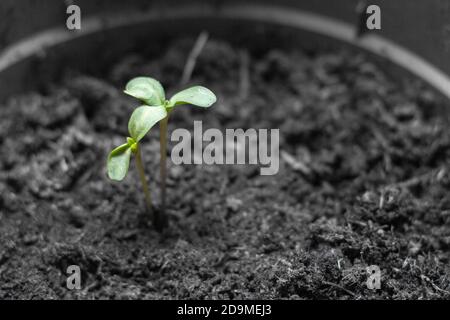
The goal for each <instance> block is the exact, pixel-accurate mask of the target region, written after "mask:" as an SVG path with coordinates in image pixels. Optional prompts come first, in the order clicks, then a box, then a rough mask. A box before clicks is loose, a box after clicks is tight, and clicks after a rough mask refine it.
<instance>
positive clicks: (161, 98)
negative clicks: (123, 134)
mask: <svg viewBox="0 0 450 320" xmlns="http://www.w3.org/2000/svg"><path fill="white" fill-rule="evenodd" d="M124 92H125V93H126V94H128V95H130V96H132V97H135V98H137V99H139V100H140V101H141V102H143V103H144V104H145V105H144V106H141V107H139V108H137V109H136V110H135V111H134V112H133V114H132V115H131V118H130V121H129V123H128V131H129V133H130V135H131V137H130V138H128V139H127V143H126V144H123V145H121V146H119V147H117V148H116V149H114V150H113V151H112V152H111V154H110V155H109V157H108V175H109V177H110V178H111V179H112V180H119V181H120V180H122V179H123V178H124V177H125V175H126V173H127V171H128V167H129V162H130V157H131V154H134V155H135V158H136V167H137V170H138V172H139V176H140V179H141V182H142V185H143V190H144V196H145V199H146V203H147V206H148V208H149V210H152V203H151V198H150V192H149V190H148V185H147V181H146V178H145V174H144V169H143V165H142V157H141V153H140V149H139V141H140V140H141V139H142V138H143V137H144V136H145V135H146V134H147V132H148V131H149V130H150V129H151V128H152V127H153V126H154V125H155V124H156V123H158V122H159V128H160V156H161V157H160V180H161V210H160V211H159V212H155V213H154V214H153V220H154V225H155V227H156V228H157V229H160V230H161V229H162V228H164V226H165V225H166V224H167V217H166V215H165V208H166V179H167V125H168V121H169V114H170V113H171V112H172V110H173V108H174V107H175V106H178V105H183V104H190V105H194V106H198V107H204V108H208V107H210V106H211V105H212V104H214V103H215V102H216V100H217V99H216V96H215V95H214V93H213V92H212V91H211V90H209V89H208V88H205V87H202V86H194V87H190V88H188V89H185V90H182V91H180V92H178V93H176V94H174V95H173V96H172V97H171V98H170V99H169V100H167V99H166V95H165V91H164V88H163V87H162V85H161V84H160V83H159V81H157V80H155V79H152V78H149V77H137V78H134V79H132V80H131V81H129V82H128V83H127V85H126V88H125V91H124Z"/></svg>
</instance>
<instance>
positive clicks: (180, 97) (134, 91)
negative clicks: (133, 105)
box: [124, 77, 216, 109]
mask: <svg viewBox="0 0 450 320" xmlns="http://www.w3.org/2000/svg"><path fill="white" fill-rule="evenodd" d="M124 92H125V93H126V94H128V95H130V96H132V97H135V98H137V99H139V100H141V101H142V102H144V103H145V104H146V105H149V106H165V107H166V108H167V109H171V108H173V107H174V106H177V105H180V104H191V105H195V106H198V107H204V108H208V107H210V106H211V105H212V104H213V103H214V102H216V96H215V95H214V93H213V92H212V91H211V90H209V89H208V88H205V87H202V86H194V87H190V88H188V89H185V90H182V91H180V92H178V93H176V94H175V95H174V96H173V97H172V98H170V100H166V96H165V92H164V88H163V87H162V86H161V84H160V83H159V81H157V80H155V79H152V78H148V77H138V78H134V79H133V80H131V81H130V82H128V83H127V85H126V88H125V91H124Z"/></svg>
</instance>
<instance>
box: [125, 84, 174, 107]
mask: <svg viewBox="0 0 450 320" xmlns="http://www.w3.org/2000/svg"><path fill="white" fill-rule="evenodd" d="M124 92H125V93H126V94H128V95H130V96H132V97H135V98H137V99H139V100H141V101H142V102H144V103H145V104H147V105H149V106H159V105H162V104H164V101H165V99H166V95H165V92H164V88H163V86H162V85H161V83H160V82H159V81H158V80H155V79H153V78H150V77H137V78H134V79H131V80H130V81H129V82H128V83H127V85H126V86H125V91H124Z"/></svg>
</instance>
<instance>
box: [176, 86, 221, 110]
mask: <svg viewBox="0 0 450 320" xmlns="http://www.w3.org/2000/svg"><path fill="white" fill-rule="evenodd" d="M216 100H217V98H216V96H215V94H214V93H213V92H212V91H211V90H209V89H208V88H205V87H202V86H194V87H191V88H188V89H185V90H182V91H180V92H178V93H177V94H175V95H174V96H173V97H172V98H170V105H171V106H176V105H179V104H192V105H195V106H198V107H204V108H208V107H210V106H211V105H212V104H213V103H214V102H216Z"/></svg>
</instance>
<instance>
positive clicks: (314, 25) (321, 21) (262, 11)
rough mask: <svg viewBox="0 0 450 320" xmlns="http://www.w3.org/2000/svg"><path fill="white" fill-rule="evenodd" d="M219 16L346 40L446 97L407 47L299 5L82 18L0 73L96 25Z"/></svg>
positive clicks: (25, 46) (449, 88)
mask: <svg viewBox="0 0 450 320" xmlns="http://www.w3.org/2000/svg"><path fill="white" fill-rule="evenodd" d="M198 17H219V18H228V19H236V18H240V19H245V20H253V21H261V22H271V23H276V24H279V25H285V26H290V27H296V28H300V29H304V30H307V31H310V32H313V33H317V34H321V35H324V36H328V37H331V38H335V39H338V40H340V41H343V42H345V43H348V44H351V45H353V46H355V47H357V48H361V49H364V50H367V51H369V52H371V53H374V54H376V55H378V56H381V57H383V58H385V59H387V60H390V61H392V62H393V63H395V64H397V65H399V66H401V67H403V68H404V69H406V70H408V71H410V72H411V73H413V74H415V75H416V76H418V77H419V78H422V79H424V80H425V81H426V82H428V83H429V84H431V85H432V86H433V87H435V88H436V89H437V90H439V91H440V92H441V93H442V94H444V95H445V96H446V97H447V98H449V99H450V78H449V76H447V75H446V74H445V73H443V72H442V71H440V70H439V69H438V68H436V67H435V66H434V65H432V64H430V63H429V62H427V61H426V60H424V59H423V58H421V57H420V56H418V55H416V54H414V53H413V52H411V51H410V50H408V49H406V48H404V47H401V46H399V45H397V44H395V43H393V42H392V41H390V40H387V39H386V38H384V37H381V36H378V35H374V34H368V35H364V36H363V37H362V38H361V39H358V38H357V37H356V36H355V34H356V30H355V27H354V26H352V25H350V24H348V23H345V22H342V21H338V20H336V19H333V18H329V17H325V16H321V15H317V14H313V13H310V12H306V11H302V10H299V9H295V8H292V9H284V8H280V7H273V6H264V5H256V4H254V5H226V4H224V5H223V6H222V7H221V8H220V9H215V8H213V7H211V6H205V5H203V6H183V7H176V8H173V9H171V10H161V9H157V8H152V9H151V11H149V12H144V13H128V14H127V13H122V14H120V15H119V14H114V15H108V16H101V17H91V18H87V19H84V20H83V24H82V30H81V31H69V30H67V29H65V28H54V29H48V30H45V31H43V32H40V33H38V34H36V35H34V36H32V37H30V38H27V39H24V40H22V41H20V42H18V43H16V44H14V45H12V46H10V47H7V48H6V49H5V50H4V51H3V52H2V53H0V72H2V71H3V70H6V69H7V68H9V67H10V66H12V65H14V64H16V63H18V62H19V61H20V60H22V59H24V58H28V57H31V56H34V55H36V54H38V53H40V52H43V51H44V52H45V49H47V48H50V47H52V46H54V45H58V44H61V43H63V42H65V41H69V40H72V39H76V38H79V37H83V36H86V35H90V34H94V33H97V32H100V31H102V30H105V29H106V30H107V29H114V28H117V27H123V26H131V25H134V24H137V23H142V22H146V21H151V20H163V19H182V18H198Z"/></svg>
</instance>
